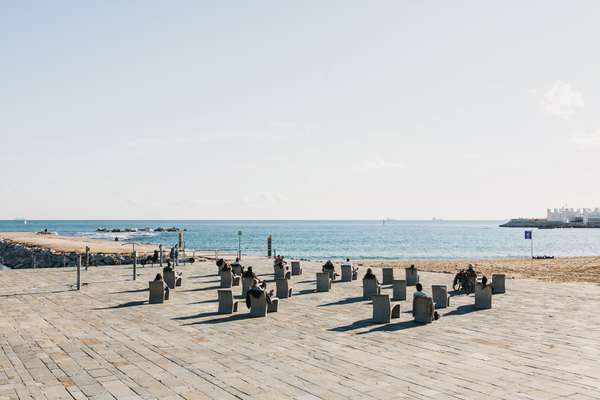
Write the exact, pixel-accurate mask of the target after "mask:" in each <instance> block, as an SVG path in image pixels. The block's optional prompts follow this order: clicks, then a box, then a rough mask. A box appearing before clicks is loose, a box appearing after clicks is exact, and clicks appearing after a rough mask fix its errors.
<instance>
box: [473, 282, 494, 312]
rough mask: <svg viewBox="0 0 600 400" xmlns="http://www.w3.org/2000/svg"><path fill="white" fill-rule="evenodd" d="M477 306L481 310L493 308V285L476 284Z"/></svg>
mask: <svg viewBox="0 0 600 400" xmlns="http://www.w3.org/2000/svg"><path fill="white" fill-rule="evenodd" d="M475 308H478V309H480V310H483V309H487V308H492V285H485V286H483V285H482V284H481V283H479V282H477V283H476V284H475Z"/></svg>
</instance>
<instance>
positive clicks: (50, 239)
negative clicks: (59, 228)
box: [0, 232, 168, 254]
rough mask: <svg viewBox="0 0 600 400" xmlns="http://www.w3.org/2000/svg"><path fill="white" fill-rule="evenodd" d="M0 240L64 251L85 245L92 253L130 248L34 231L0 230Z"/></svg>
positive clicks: (145, 250)
mask: <svg viewBox="0 0 600 400" xmlns="http://www.w3.org/2000/svg"><path fill="white" fill-rule="evenodd" d="M0 240H10V241H12V242H14V243H20V244H22V245H25V246H29V247H36V248H40V249H46V250H53V251H56V252H65V253H69V252H76V253H83V252H85V248H86V246H88V247H89V248H90V251H91V252H92V253H113V254H129V253H131V249H132V246H131V243H127V242H114V241H111V240H100V239H89V238H82V237H73V236H60V235H39V234H37V233H35V232H0ZM136 250H137V251H139V252H143V253H151V252H153V251H154V250H158V246H156V245H151V244H144V245H136ZM167 250H168V249H167Z"/></svg>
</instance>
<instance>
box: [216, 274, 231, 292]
mask: <svg viewBox="0 0 600 400" xmlns="http://www.w3.org/2000/svg"><path fill="white" fill-rule="evenodd" d="M219 275H220V276H221V287H222V288H224V289H227V288H230V287H232V286H233V273H232V272H231V271H221V273H220V274H219Z"/></svg>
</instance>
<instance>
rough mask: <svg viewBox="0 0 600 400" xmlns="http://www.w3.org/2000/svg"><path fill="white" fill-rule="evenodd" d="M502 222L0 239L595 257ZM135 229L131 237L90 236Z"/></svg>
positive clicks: (89, 225)
mask: <svg viewBox="0 0 600 400" xmlns="http://www.w3.org/2000/svg"><path fill="white" fill-rule="evenodd" d="M503 222H505V221H446V220H432V221H399V220H385V221H383V220H356V221H341V220H335V221H324V220H320V221H315V220H308V221H299V220H293V221H284V220H276V221H274V220H272V221H252V220H222V221H219V220H208V221H199V220H198V221H181V220H174V221H167V220H160V221H153V220H145V221H141V220H134V221H107V220H102V221H69V220H66V221H59V220H52V221H27V223H24V221H16V220H15V221H0V231H8V232H14V231H25V232H27V231H29V232H35V231H40V230H43V229H48V230H49V231H54V232H58V233H59V234H60V235H67V236H79V237H88V238H97V239H108V240H114V238H115V237H118V238H119V240H120V241H123V242H124V243H128V242H136V243H155V244H163V246H165V247H167V246H168V247H170V246H173V245H175V244H176V243H177V241H178V233H177V232H154V231H142V229H144V228H150V229H151V230H153V229H156V228H159V227H161V228H170V227H176V228H179V229H185V233H184V235H185V236H184V238H185V245H186V249H195V250H210V251H219V252H223V253H227V252H228V253H235V252H237V250H238V246H239V247H240V248H241V251H242V254H249V255H266V253H267V237H268V236H269V235H271V236H272V246H273V249H274V251H275V252H276V253H277V254H283V255H285V256H286V257H289V258H303V259H311V260H325V259H333V260H339V259H344V258H347V257H348V258H351V259H354V260H359V259H381V260H386V259H388V260H389V259H394V260H396V259H397V260H419V259H465V258H468V259H485V258H515V257H529V256H530V255H531V249H532V244H533V253H534V255H536V256H541V255H548V256H592V255H594V256H600V229H534V230H533V240H526V239H525V238H524V229H522V228H500V227H499V225H500V224H501V223H503ZM98 228H104V229H109V230H111V229H114V228H118V229H121V230H123V229H127V228H128V229H138V231H137V232H120V233H112V232H97V229H98Z"/></svg>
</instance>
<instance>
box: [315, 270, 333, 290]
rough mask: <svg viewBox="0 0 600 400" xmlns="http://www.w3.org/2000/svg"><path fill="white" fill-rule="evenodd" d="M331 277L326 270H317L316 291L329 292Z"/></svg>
mask: <svg viewBox="0 0 600 400" xmlns="http://www.w3.org/2000/svg"><path fill="white" fill-rule="evenodd" d="M330 289H331V278H330V277H329V274H328V273H327V272H317V292H329V290H330Z"/></svg>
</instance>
